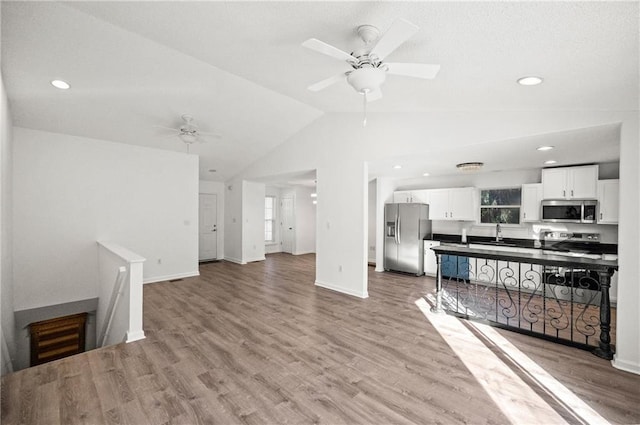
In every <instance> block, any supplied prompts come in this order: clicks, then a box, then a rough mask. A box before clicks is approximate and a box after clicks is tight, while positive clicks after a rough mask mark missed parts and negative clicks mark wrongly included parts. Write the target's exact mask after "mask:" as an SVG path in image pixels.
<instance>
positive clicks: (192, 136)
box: [156, 114, 222, 152]
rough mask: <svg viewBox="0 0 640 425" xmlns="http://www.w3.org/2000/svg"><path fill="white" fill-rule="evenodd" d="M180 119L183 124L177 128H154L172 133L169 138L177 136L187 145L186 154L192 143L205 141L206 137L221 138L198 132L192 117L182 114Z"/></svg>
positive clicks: (217, 135)
mask: <svg viewBox="0 0 640 425" xmlns="http://www.w3.org/2000/svg"><path fill="white" fill-rule="evenodd" d="M180 118H182V121H183V123H182V124H181V125H180V127H178V128H172V127H163V126H160V125H157V126H156V127H158V128H162V129H165V130H170V131H171V132H172V134H171V135H170V136H178V138H179V139H180V140H182V141H183V142H184V143H185V144H186V145H187V152H188V151H189V146H190V145H192V144H193V143H196V142H204V141H206V136H211V137H215V138H217V139H219V138H221V137H222V136H221V135H219V134H217V133H205V132H202V131H200V130H199V129H198V126H197V125H196V124H194V122H193V116H192V115H189V114H183V115H182V116H181V117H180ZM203 136H205V137H203Z"/></svg>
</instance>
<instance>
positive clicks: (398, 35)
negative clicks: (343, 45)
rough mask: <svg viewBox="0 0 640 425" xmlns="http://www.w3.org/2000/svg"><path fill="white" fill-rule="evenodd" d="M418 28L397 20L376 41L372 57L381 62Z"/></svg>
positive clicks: (402, 20)
mask: <svg viewBox="0 0 640 425" xmlns="http://www.w3.org/2000/svg"><path fill="white" fill-rule="evenodd" d="M419 29H420V28H419V27H418V26H416V25H414V24H412V23H411V22H409V21H406V20H404V19H397V20H395V21H394V22H393V24H391V28H389V30H388V31H387V32H386V33H384V35H383V36H382V37H380V39H379V40H378V42H377V43H376V45H375V46H373V49H371V53H370V54H372V55H376V56H377V57H378V59H380V60H383V59H384V58H386V57H387V55H389V54H390V53H391V52H393V51H394V50H396V49H397V48H398V47H399V46H400V45H401V44H402V43H404V42H405V41H407V40H408V39H410V38H411V37H412V36H413V35H414V34H415V33H417V32H418V30H419Z"/></svg>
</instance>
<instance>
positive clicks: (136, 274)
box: [96, 241, 145, 347]
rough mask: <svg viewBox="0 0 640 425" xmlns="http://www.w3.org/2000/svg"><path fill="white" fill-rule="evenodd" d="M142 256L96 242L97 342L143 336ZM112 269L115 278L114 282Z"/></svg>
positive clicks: (131, 340) (109, 244)
mask: <svg viewBox="0 0 640 425" xmlns="http://www.w3.org/2000/svg"><path fill="white" fill-rule="evenodd" d="M144 261H145V259H144V258H143V257H142V256H140V255H138V254H136V253H135V252H132V251H130V250H128V249H126V248H124V247H122V246H120V245H118V244H115V243H112V242H102V241H100V242H98V309H97V311H96V329H97V330H99V331H100V332H101V333H100V334H99V335H98V339H97V341H96V342H97V345H99V346H102V347H103V346H105V345H111V344H119V343H121V342H123V341H124V342H133V341H137V340H139V339H143V338H144V330H143V328H142V302H143V297H142V279H143V263H144ZM114 273H116V279H115V282H114Z"/></svg>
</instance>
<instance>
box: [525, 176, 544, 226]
mask: <svg viewBox="0 0 640 425" xmlns="http://www.w3.org/2000/svg"><path fill="white" fill-rule="evenodd" d="M540 201H542V183H532V184H523V185H522V208H521V209H520V211H521V213H522V217H521V218H520V221H521V222H523V223H524V222H529V221H540Z"/></svg>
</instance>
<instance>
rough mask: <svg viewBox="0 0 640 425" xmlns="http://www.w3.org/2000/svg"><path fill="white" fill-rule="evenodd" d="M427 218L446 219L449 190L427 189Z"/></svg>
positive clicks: (447, 215)
mask: <svg viewBox="0 0 640 425" xmlns="http://www.w3.org/2000/svg"><path fill="white" fill-rule="evenodd" d="M429 192H430V193H429V220H447V219H448V217H449V190H448V189H435V190H430V191H429Z"/></svg>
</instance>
